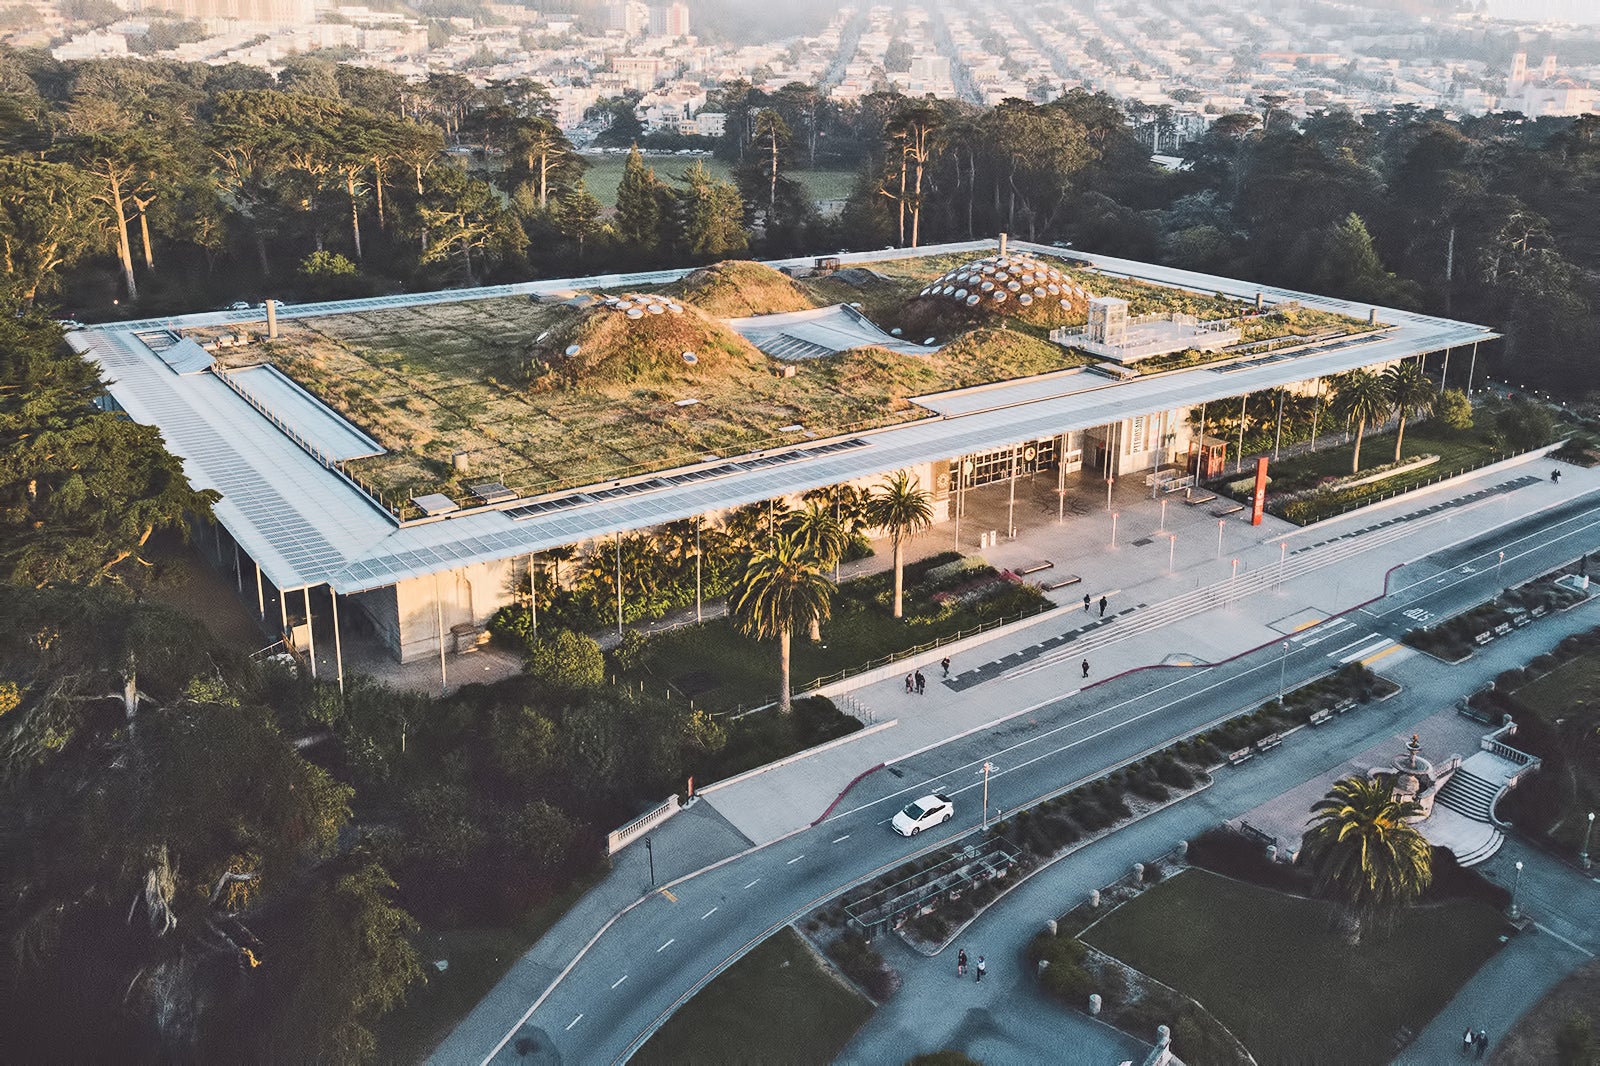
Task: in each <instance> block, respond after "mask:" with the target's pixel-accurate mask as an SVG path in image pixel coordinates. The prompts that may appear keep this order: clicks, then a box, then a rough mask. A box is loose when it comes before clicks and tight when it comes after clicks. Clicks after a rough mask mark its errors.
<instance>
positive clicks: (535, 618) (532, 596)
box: [528, 552, 539, 640]
mask: <svg viewBox="0 0 1600 1066" xmlns="http://www.w3.org/2000/svg"><path fill="white" fill-rule="evenodd" d="M534 575H535V571H534V569H533V553H532V552H529V553H528V620H529V621H530V622H531V623H532V625H533V639H534V640H538V639H539V584H538V578H536V577H535V576H534Z"/></svg>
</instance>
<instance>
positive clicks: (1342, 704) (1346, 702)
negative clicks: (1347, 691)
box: [1333, 696, 1356, 714]
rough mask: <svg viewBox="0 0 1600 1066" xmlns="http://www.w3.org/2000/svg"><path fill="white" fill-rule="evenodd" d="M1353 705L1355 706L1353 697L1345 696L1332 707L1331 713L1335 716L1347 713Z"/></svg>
mask: <svg viewBox="0 0 1600 1066" xmlns="http://www.w3.org/2000/svg"><path fill="white" fill-rule="evenodd" d="M1355 705H1356V701H1355V697H1354V696H1346V697H1345V698H1344V699H1342V700H1340V701H1339V702H1338V703H1335V704H1334V705H1333V711H1334V713H1335V714H1343V713H1344V712H1345V711H1348V710H1349V709H1350V708H1352V707H1354V706H1355Z"/></svg>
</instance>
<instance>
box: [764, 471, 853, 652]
mask: <svg viewBox="0 0 1600 1066" xmlns="http://www.w3.org/2000/svg"><path fill="white" fill-rule="evenodd" d="M805 504H806V505H805V507H803V508H801V509H800V510H798V511H792V512H790V513H789V514H787V515H785V516H784V520H783V522H782V524H781V525H780V526H779V528H780V529H781V530H782V531H783V532H784V533H786V534H788V535H789V536H792V537H794V538H795V539H797V540H798V541H799V542H800V545H801V547H803V548H805V549H806V550H807V551H809V552H810V553H811V554H813V555H815V556H816V557H817V565H818V566H819V567H821V568H822V569H823V570H828V569H830V568H833V567H837V566H838V565H839V560H840V559H841V558H842V557H843V556H844V549H845V545H846V544H847V543H848V540H847V539H846V537H845V535H844V527H843V526H841V525H840V524H839V521H838V519H836V518H835V517H834V514H833V507H832V505H831V504H827V503H823V502H822V501H821V500H817V499H810V500H806V501H805ZM835 575H836V576H837V571H835ZM810 638H811V643H813V644H820V643H822V619H821V618H820V617H818V616H817V615H812V616H811V633H810Z"/></svg>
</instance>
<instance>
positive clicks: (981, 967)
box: [978, 955, 986, 981]
mask: <svg viewBox="0 0 1600 1066" xmlns="http://www.w3.org/2000/svg"><path fill="white" fill-rule="evenodd" d="M985 972H986V968H985V967H984V965H983V956H982V955H979V956H978V980H980V981H982V980H983V975H984V973H985Z"/></svg>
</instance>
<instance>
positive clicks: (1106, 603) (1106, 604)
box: [1083, 592, 1111, 618]
mask: <svg viewBox="0 0 1600 1066" xmlns="http://www.w3.org/2000/svg"><path fill="white" fill-rule="evenodd" d="M1092 602H1093V601H1092V600H1090V599H1089V594H1088V593H1087V592H1085V593H1084V594H1083V613H1084V614H1088V613H1089V605H1090V603H1092ZM1110 605H1111V601H1110V600H1108V599H1106V598H1105V597H1104V596H1101V597H1100V617H1101V618H1104V617H1105V616H1106V608H1107V607H1109V606H1110Z"/></svg>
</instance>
